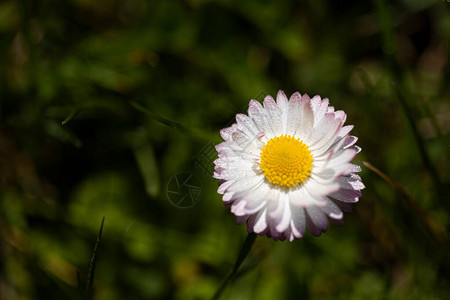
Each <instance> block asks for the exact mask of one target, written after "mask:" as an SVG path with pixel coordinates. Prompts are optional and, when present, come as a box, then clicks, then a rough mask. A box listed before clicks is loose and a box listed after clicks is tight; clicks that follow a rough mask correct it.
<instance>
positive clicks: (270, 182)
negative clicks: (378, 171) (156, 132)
mask: <svg viewBox="0 0 450 300" xmlns="http://www.w3.org/2000/svg"><path fill="white" fill-rule="evenodd" d="M263 104H264V106H263V105H261V104H260V103H259V102H258V101H256V100H251V101H250V104H249V109H248V116H247V115H244V114H237V115H236V121H237V123H235V124H233V125H232V126H231V127H229V128H225V129H222V130H221V131H220V134H221V136H222V138H223V139H224V142H222V143H220V144H219V145H217V146H216V150H217V152H218V154H219V158H218V159H217V160H216V161H215V162H214V163H215V172H214V175H213V176H214V177H215V178H217V179H219V180H220V181H219V189H218V193H220V194H222V195H223V201H224V203H225V205H226V206H228V207H231V212H232V213H234V214H235V215H236V218H237V222H238V223H239V224H241V223H244V222H247V231H248V232H255V233H257V234H259V235H267V236H269V237H271V238H273V239H274V240H284V239H289V240H290V241H292V240H294V239H296V238H302V237H303V235H304V233H305V228H308V230H309V231H310V232H311V233H312V234H313V235H315V236H319V235H320V234H321V233H322V232H325V231H326V230H327V228H328V220H330V221H332V222H333V223H336V224H339V223H342V222H343V211H350V210H351V204H352V203H355V202H357V201H358V200H359V197H361V195H362V194H361V190H362V189H363V188H364V185H363V183H362V181H361V178H360V177H359V176H358V175H356V174H355V173H356V172H359V171H361V169H360V167H359V166H358V165H355V164H352V163H351V160H352V159H353V158H354V157H355V155H356V154H357V153H358V152H359V151H360V150H361V148H359V147H358V146H356V145H355V142H356V140H357V138H356V137H354V136H351V135H349V132H350V131H351V130H352V128H353V126H352V125H347V126H344V122H345V120H346V117H347V115H346V114H345V113H344V112H343V111H339V110H338V111H335V110H334V108H333V107H332V106H329V105H328V99H327V98H325V99H321V98H320V96H315V97H313V98H312V99H311V98H310V97H309V96H308V95H306V94H304V95H303V96H301V95H300V93H298V92H296V93H294V94H293V95H292V96H291V98H290V99H289V100H288V99H287V97H286V95H285V94H284V92H283V91H279V92H278V95H277V100H276V102H275V100H274V99H273V98H272V97H271V96H267V97H266V98H265V99H264V103H263Z"/></svg>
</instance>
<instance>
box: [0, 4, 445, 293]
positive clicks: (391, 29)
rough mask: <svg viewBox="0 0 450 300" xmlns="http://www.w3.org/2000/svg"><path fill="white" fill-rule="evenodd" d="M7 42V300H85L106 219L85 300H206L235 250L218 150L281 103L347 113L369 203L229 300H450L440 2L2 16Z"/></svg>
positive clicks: (260, 256)
mask: <svg viewBox="0 0 450 300" xmlns="http://www.w3.org/2000/svg"><path fill="white" fill-rule="evenodd" d="M0 33H1V34H0V49H1V53H2V55H1V57H0V62H1V63H0V69H1V72H0V74H1V75H0V76H1V80H0V91H1V94H0V96H1V98H0V99H1V100H0V101H1V102H0V103H1V104H0V191H1V193H0V233H1V240H0V299H2V300H16V299H24V300H25V299H81V296H80V294H79V291H78V287H77V276H76V273H77V271H79V272H80V274H81V279H82V283H83V284H84V282H85V281H86V277H87V274H88V269H89V264H90V259H91V254H92V250H93V248H94V243H95V240H96V238H97V234H98V230H99V227H100V223H101V219H102V217H103V216H105V224H104V230H103V240H102V241H101V243H100V248H99V252H98V261H97V272H96V274H95V289H94V294H93V299H95V300H103V299H108V300H113V299H208V298H210V297H211V296H212V295H213V294H214V292H215V290H216V289H217V287H218V286H219V284H220V282H221V281H222V279H223V278H224V277H225V275H226V274H227V272H228V271H229V270H230V268H231V267H232V265H233V263H234V260H235V258H236V255H237V253H238V251H239V248H240V247H241V245H242V243H243V241H244V239H245V237H246V230H245V226H243V225H242V226H237V225H235V219H234V216H233V215H232V214H231V213H230V212H229V210H228V209H227V208H225V207H224V205H223V203H222V201H221V197H220V195H218V194H217V193H216V189H217V185H218V184H217V180H214V179H212V178H211V173H212V172H211V170H212V167H213V165H212V162H213V160H214V159H215V155H216V154H215V152H214V151H213V150H212V146H214V145H215V144H217V143H219V142H220V140H221V139H220V137H219V130H220V129H221V128H223V127H225V126H229V125H230V123H231V122H232V121H233V118H234V115H235V114H236V113H239V112H240V113H246V110H247V106H248V102H249V100H250V99H252V98H253V99H258V100H262V99H263V97H264V96H265V95H266V94H271V95H276V92H277V91H278V89H282V90H284V91H285V92H286V93H287V94H288V95H290V94H292V93H293V92H295V91H297V90H298V91H300V92H301V93H302V94H303V93H308V94H309V95H311V96H313V95H316V94H319V95H321V96H322V97H329V98H330V99H331V104H332V105H333V106H335V107H336V108H337V109H343V110H345V111H346V112H347V113H348V119H347V124H354V125H355V128H354V130H353V131H352V133H353V135H356V136H358V137H359V141H358V145H359V146H361V147H362V148H363V151H362V152H361V154H360V155H359V156H358V157H357V158H356V161H355V162H356V163H358V164H360V165H362V167H363V172H362V173H361V176H362V177H363V181H364V183H365V185H366V189H365V190H364V196H363V197H362V198H361V199H360V202H359V203H357V204H356V205H355V206H354V211H353V212H351V213H348V214H346V221H345V223H344V224H343V225H341V226H333V225H331V226H330V228H329V230H328V232H327V233H325V234H323V235H322V236H321V237H319V238H314V237H312V236H311V235H310V234H307V235H306V237H305V238H304V239H302V240H297V241H295V242H293V243H289V242H274V241H272V240H270V239H268V238H266V237H258V238H257V240H256V242H255V245H254V248H253V249H252V252H251V253H250V256H249V257H248V259H247V260H246V262H245V263H244V265H243V268H242V270H243V272H241V274H240V276H239V277H238V278H237V279H236V281H235V282H234V284H233V285H232V286H230V287H229V288H228V289H227V290H226V291H225V293H224V294H223V299H450V274H449V273H450V254H449V253H450V251H449V243H448V239H447V236H446V232H447V230H448V228H449V221H450V220H449V211H450V197H449V182H450V171H449V145H450V141H449V137H450V101H449V98H450V85H449V82H450V67H449V65H450V62H449V46H450V43H449V41H450V4H449V3H448V1H431V0H402V1H387V0H374V1H356V0H351V1H345V2H343V1H324V0H309V1H287V0H286V1H256V0H248V1H232V0H217V1H208V0H186V1H175V0H173V1H143V0H129V1H118V0H99V1H89V0H71V1H51V0H40V1H25V0H21V1H2V2H1V3H0ZM363 161H365V162H369V163H371V166H373V167H371V166H370V165H369V167H370V168H369V167H367V166H365V165H363V164H362V162H363ZM374 167H376V168H378V169H379V170H380V171H381V172H383V174H381V173H379V174H377V173H376V172H375V171H374V170H375V169H374ZM379 175H382V176H379ZM189 176H192V177H190V178H189ZM383 177H384V178H383ZM174 180H178V181H180V182H181V181H183V182H184V181H185V180H187V182H188V183H190V184H191V185H192V186H193V187H192V188H191V189H182V190H177V189H178V187H177V185H176V181H174ZM180 182H179V183H180ZM186 195H189V197H187V198H183V196H186ZM187 199H191V200H192V201H191V202H189V201H187ZM186 201H187V202H186Z"/></svg>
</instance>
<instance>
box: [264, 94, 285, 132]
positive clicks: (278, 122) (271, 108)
mask: <svg viewBox="0 0 450 300" xmlns="http://www.w3.org/2000/svg"><path fill="white" fill-rule="evenodd" d="M264 108H265V109H266V111H267V113H268V115H269V126H270V128H271V130H272V133H273V134H274V136H280V135H282V134H283V125H282V113H281V111H280V109H279V107H278V106H277V104H276V103H275V100H273V98H272V97H271V96H267V97H266V98H264Z"/></svg>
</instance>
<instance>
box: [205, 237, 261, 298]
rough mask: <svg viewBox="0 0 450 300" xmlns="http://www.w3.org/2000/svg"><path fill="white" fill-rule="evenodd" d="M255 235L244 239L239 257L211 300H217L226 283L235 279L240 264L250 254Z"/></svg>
mask: <svg viewBox="0 0 450 300" xmlns="http://www.w3.org/2000/svg"><path fill="white" fill-rule="evenodd" d="M256 237H257V235H256V234H255V233H249V234H248V235H247V238H246V239H245V242H244V244H243V245H242V248H241V251H239V255H238V257H237V259H236V262H235V263H234V266H233V269H231V271H230V272H229V273H228V275H227V277H226V278H225V279H224V280H223V281H222V283H221V284H220V286H219V288H218V289H217V291H216V293H215V294H214V296H213V297H212V298H211V299H212V300H217V299H219V298H220V296H221V295H222V293H223V291H224V290H225V288H226V287H227V285H228V283H229V282H230V281H232V280H233V279H234V278H235V277H236V273H237V271H238V269H239V267H240V266H241V264H242V262H243V261H244V260H245V258H246V257H247V255H248V254H249V253H250V250H251V249H252V246H253V243H254V242H255V239H256Z"/></svg>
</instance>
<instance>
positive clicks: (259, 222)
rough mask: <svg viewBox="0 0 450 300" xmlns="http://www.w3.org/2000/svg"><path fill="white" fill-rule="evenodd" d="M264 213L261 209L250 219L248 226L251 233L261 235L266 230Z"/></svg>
mask: <svg viewBox="0 0 450 300" xmlns="http://www.w3.org/2000/svg"><path fill="white" fill-rule="evenodd" d="M266 213H267V210H266V209H263V210H261V211H260V212H259V213H257V214H256V215H253V216H251V217H250V219H251V220H252V222H250V221H249V225H250V226H251V227H252V228H251V229H252V231H253V232H256V233H262V232H264V231H265V230H266V229H267V221H266ZM252 225H253V226H252Z"/></svg>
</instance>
